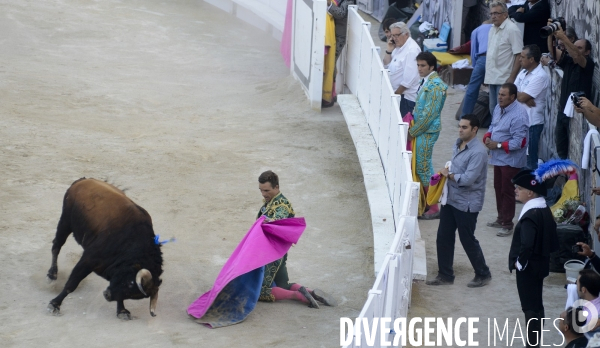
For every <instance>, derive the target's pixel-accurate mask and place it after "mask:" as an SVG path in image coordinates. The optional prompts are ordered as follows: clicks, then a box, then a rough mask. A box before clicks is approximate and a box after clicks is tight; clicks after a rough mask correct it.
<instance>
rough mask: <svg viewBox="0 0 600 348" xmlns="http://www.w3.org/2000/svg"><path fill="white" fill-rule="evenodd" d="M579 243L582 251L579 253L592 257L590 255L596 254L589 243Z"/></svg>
mask: <svg viewBox="0 0 600 348" xmlns="http://www.w3.org/2000/svg"><path fill="white" fill-rule="evenodd" d="M577 245H579V246H581V251H579V252H577V254H579V255H583V256H586V257H590V256H592V255H594V252H593V251H592V249H591V248H590V246H589V245H587V244H585V243H583V242H577Z"/></svg>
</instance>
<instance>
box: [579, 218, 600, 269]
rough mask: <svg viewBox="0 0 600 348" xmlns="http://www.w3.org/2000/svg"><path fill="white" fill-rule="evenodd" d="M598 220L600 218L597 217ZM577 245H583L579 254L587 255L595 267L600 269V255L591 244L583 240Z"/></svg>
mask: <svg viewBox="0 0 600 348" xmlns="http://www.w3.org/2000/svg"><path fill="white" fill-rule="evenodd" d="M596 221H598V219H596ZM577 245H579V246H580V247H581V251H579V252H578V253H577V254H579V255H583V256H585V257H587V258H588V260H590V263H591V264H592V266H594V269H596V270H600V257H598V256H596V253H595V252H594V250H592V249H591V248H590V246H589V245H587V244H585V243H583V242H578V243H577Z"/></svg>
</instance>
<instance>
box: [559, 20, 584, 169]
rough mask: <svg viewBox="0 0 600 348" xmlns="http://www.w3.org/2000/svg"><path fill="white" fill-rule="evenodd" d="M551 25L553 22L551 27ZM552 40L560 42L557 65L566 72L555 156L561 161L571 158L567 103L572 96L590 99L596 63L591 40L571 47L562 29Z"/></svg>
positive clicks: (561, 92) (582, 40)
mask: <svg viewBox="0 0 600 348" xmlns="http://www.w3.org/2000/svg"><path fill="white" fill-rule="evenodd" d="M548 24H550V22H549V23H548ZM551 36H552V37H554V38H556V39H558V40H560V41H561V43H562V44H563V45H564V47H565V49H564V50H563V49H561V47H560V45H559V46H557V47H556V56H555V60H556V65H557V66H559V67H560V68H561V69H562V70H563V71H564V74H563V78H562V82H561V88H560V99H559V107H558V115H557V117H556V130H555V139H556V152H557V153H558V157H560V158H563V159H565V158H567V157H569V131H570V129H569V128H570V122H571V119H570V118H569V117H568V116H567V115H566V114H565V113H564V109H565V106H566V105H567V100H568V98H569V96H570V95H571V93H573V92H584V93H585V95H587V96H589V95H591V91H592V79H593V75H594V61H593V60H592V58H591V57H590V54H591V51H592V45H591V43H590V42H589V41H588V40H585V39H581V40H577V41H575V43H571V41H569V39H568V37H567V36H566V35H565V32H564V31H563V30H562V29H560V28H559V29H558V30H556V31H555V32H554V33H553V34H552V35H551ZM552 45H553V40H552V39H551V38H550V37H549V38H548V49H550V50H552Z"/></svg>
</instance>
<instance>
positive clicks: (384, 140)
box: [338, 6, 420, 347]
mask: <svg viewBox="0 0 600 348" xmlns="http://www.w3.org/2000/svg"><path fill="white" fill-rule="evenodd" d="M344 56H345V58H346V59H345V66H344V69H343V71H344V79H345V84H346V86H347V88H348V90H349V91H350V92H351V93H352V94H353V95H354V96H355V97H356V99H357V101H358V104H359V105H360V109H361V111H362V113H363V114H364V118H365V121H366V122H367V124H368V126H369V129H370V131H371V134H372V136H373V140H374V141H375V143H376V146H377V151H378V153H379V157H380V161H381V166H382V167H383V173H384V175H385V181H386V184H387V193H388V195H387V199H388V202H387V203H388V204H390V205H391V208H392V211H393V219H394V225H395V234H394V235H393V238H392V241H391V243H389V245H390V246H389V249H388V251H387V252H386V253H385V254H382V255H377V249H375V264H376V265H378V269H377V278H376V279H375V283H374V284H373V287H372V288H371V290H369V292H368V297H367V300H366V302H365V304H364V306H363V308H362V310H361V312H360V314H359V317H358V319H359V320H362V318H366V319H367V320H368V322H369V323H372V320H373V319H374V318H381V317H386V318H391V320H392V322H393V321H394V320H395V319H396V318H401V317H406V315H407V312H408V307H409V304H410V297H411V290H412V280H413V260H414V250H415V248H414V246H415V240H416V239H418V238H420V233H419V226H418V224H417V220H416V216H417V207H418V192H419V184H417V183H415V182H413V181H412V174H411V158H412V153H411V152H410V151H407V150H406V139H407V132H408V124H406V123H405V122H402V118H401V116H400V110H399V103H400V98H401V96H399V95H396V94H394V91H393V89H392V86H391V84H390V81H389V76H388V72H387V70H385V69H384V68H383V65H382V62H381V58H380V54H379V48H378V47H376V46H375V44H374V42H373V39H372V38H371V34H370V23H368V22H365V21H364V20H363V19H362V18H361V16H360V15H359V14H358V12H357V7H356V6H350V9H349V14H348V36H347V50H346V52H345V55H344ZM338 100H340V98H339V97H338ZM340 105H342V103H341V102H340ZM342 110H344V106H342ZM353 137H354V135H353ZM355 143H356V141H355ZM357 146H358V145H357ZM357 152H358V151H357ZM361 165H362V163H361ZM363 174H365V170H364V167H363ZM365 182H366V180H365ZM367 194H368V193H367ZM369 204H370V205H372V202H371V197H370V196H369ZM372 215H373V213H372ZM373 226H374V231H373V234H374V244H375V245H376V246H377V244H378V243H379V244H381V241H378V239H384V238H389V235H387V234H385V233H381V234H378V232H377V231H376V230H375V224H374V225H373ZM384 244H385V243H384ZM378 259H382V260H380V261H378ZM390 335H391V334H388V336H390ZM358 336H359V337H360V339H358V340H359V341H358V342H357V341H356V339H353V340H352V342H351V343H350V345H348V346H347V347H355V346H362V347H364V346H366V345H367V342H366V341H365V338H366V337H365V335H364V334H360V335H357V332H354V337H355V338H356V337H358ZM391 339H393V337H388V340H391ZM379 342H380V340H379V339H377V340H375V345H376V346H378V344H379Z"/></svg>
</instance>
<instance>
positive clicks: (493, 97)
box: [489, 85, 502, 118]
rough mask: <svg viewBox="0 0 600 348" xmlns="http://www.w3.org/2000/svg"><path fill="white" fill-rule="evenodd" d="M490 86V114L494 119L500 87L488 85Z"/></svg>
mask: <svg viewBox="0 0 600 348" xmlns="http://www.w3.org/2000/svg"><path fill="white" fill-rule="evenodd" d="M489 86H490V114H492V118H493V117H494V109H495V108H496V105H498V92H500V87H501V86H502V85H489Z"/></svg>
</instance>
